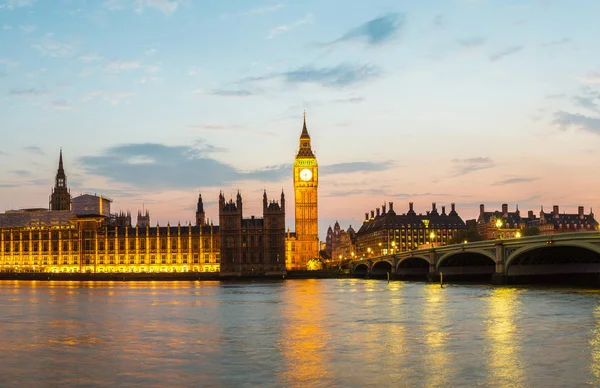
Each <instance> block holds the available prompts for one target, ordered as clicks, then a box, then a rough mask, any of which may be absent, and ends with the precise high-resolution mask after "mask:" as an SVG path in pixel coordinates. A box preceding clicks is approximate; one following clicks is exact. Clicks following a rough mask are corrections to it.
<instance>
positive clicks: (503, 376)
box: [486, 288, 525, 387]
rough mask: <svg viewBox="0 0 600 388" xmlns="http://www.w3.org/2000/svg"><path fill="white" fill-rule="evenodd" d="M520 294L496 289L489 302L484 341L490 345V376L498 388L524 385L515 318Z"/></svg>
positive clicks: (505, 289) (488, 358) (504, 289)
mask: <svg viewBox="0 0 600 388" xmlns="http://www.w3.org/2000/svg"><path fill="white" fill-rule="evenodd" d="M519 294H520V291H519V290H517V289H514V288H513V289H511V288H496V289H494V290H493V291H492V294H491V295H490V297H489V298H488V301H489V310H488V316H489V319H488V321H487V337H488V339H489V340H490V342H491V348H490V354H489V355H488V356H487V357H486V359H487V360H488V370H489V372H488V373H489V374H490V375H491V376H492V377H491V379H492V381H494V384H495V385H497V386H503V387H513V386H514V387H522V386H524V385H525V381H524V376H523V370H522V369H521V367H520V366H521V365H522V363H521V360H520V357H519V344H520V343H521V341H522V340H521V339H519V338H516V337H517V328H516V325H515V323H514V315H515V312H516V311H519V306H520V301H519Z"/></svg>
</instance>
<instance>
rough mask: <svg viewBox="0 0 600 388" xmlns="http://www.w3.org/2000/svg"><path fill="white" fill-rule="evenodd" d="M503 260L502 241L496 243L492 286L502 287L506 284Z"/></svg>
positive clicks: (506, 278)
mask: <svg viewBox="0 0 600 388" xmlns="http://www.w3.org/2000/svg"><path fill="white" fill-rule="evenodd" d="M504 260H505V258H504V244H503V242H502V241H498V242H497V243H496V260H495V262H496V272H495V273H494V274H493V275H492V284H495V285H503V284H507V283H508V277H507V276H506V272H505V266H504Z"/></svg>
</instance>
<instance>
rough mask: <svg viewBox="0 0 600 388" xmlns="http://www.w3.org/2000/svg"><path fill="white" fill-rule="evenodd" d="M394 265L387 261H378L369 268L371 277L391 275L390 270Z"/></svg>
mask: <svg viewBox="0 0 600 388" xmlns="http://www.w3.org/2000/svg"><path fill="white" fill-rule="evenodd" d="M393 267H394V265H393V264H392V263H391V262H390V261H388V260H380V261H377V262H375V263H373V265H372V266H371V275H372V276H385V275H387V273H388V272H389V273H392V268H393Z"/></svg>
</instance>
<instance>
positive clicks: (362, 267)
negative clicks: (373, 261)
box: [352, 262, 369, 275]
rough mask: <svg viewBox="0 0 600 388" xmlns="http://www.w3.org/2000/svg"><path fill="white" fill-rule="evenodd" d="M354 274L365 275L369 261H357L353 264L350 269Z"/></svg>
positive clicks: (367, 271)
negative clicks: (352, 267) (352, 268)
mask: <svg viewBox="0 0 600 388" xmlns="http://www.w3.org/2000/svg"><path fill="white" fill-rule="evenodd" d="M352 273H354V274H355V275H367V274H368V273H369V263H368V262H365V263H358V264H356V265H355V266H354V270H353V271H352Z"/></svg>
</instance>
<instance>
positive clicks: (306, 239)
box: [285, 114, 320, 270]
mask: <svg viewBox="0 0 600 388" xmlns="http://www.w3.org/2000/svg"><path fill="white" fill-rule="evenodd" d="M293 176H294V210H295V224H296V231H295V232H293V233H292V232H289V231H288V233H287V236H286V239H285V261H286V268H287V269H288V270H305V269H306V268H307V264H308V262H309V261H310V260H311V259H318V258H319V248H320V243H319V212H318V186H319V165H318V163H317V158H316V156H315V154H314V152H313V150H312V147H311V141H310V135H309V134H308V129H307V128H306V114H305V115H304V123H303V125H302V133H301V134H300V144H299V147H298V153H297V154H296V158H295V159H294V167H293Z"/></svg>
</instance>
